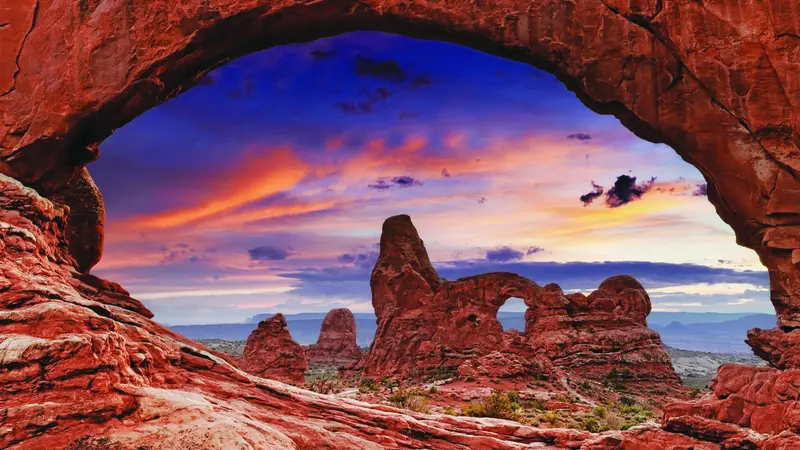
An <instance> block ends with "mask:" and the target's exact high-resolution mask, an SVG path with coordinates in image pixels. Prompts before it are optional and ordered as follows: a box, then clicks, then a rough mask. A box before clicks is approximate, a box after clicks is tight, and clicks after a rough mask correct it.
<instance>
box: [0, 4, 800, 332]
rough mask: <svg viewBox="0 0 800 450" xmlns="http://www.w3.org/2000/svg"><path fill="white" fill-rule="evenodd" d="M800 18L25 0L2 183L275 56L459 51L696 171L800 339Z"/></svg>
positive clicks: (81, 238)
mask: <svg viewBox="0 0 800 450" xmlns="http://www.w3.org/2000/svg"><path fill="white" fill-rule="evenodd" d="M797 7H798V6H797V2H796V1H794V0H764V1H752V0H738V1H733V2H731V1H721V0H706V1H702V2H698V1H695V0H670V1H643V2H622V1H618V0H613V1H599V0H586V1H581V2H573V1H567V0H553V1H546V2H522V3H520V2H519V1H516V0H495V1H492V2H473V1H467V0H453V1H449V2H446V4H440V3H437V2H426V1H416V0H403V1H400V0H363V1H360V2H358V3H353V4H351V3H348V2H344V3H342V2H340V1H337V0H320V1H315V2H300V1H274V0H215V1H213V2H206V1H200V0H187V1H186V2H184V3H182V7H181V8H174V5H173V3H172V2H166V1H150V0H148V1H144V0H131V1H126V2H93V1H85V2H42V1H35V0H31V1H24V0H20V1H15V2H11V3H8V4H7V5H5V6H3V7H2V11H3V14H2V19H0V172H2V173H4V174H7V175H11V176H13V177H15V178H17V179H19V180H21V181H23V182H24V183H25V184H26V185H29V186H37V183H38V182H39V181H40V180H41V179H43V178H44V179H46V178H48V176H50V174H51V173H53V172H56V173H61V172H62V171H64V169H65V168H69V169H71V168H78V169H79V168H81V165H83V164H85V163H86V162H88V161H91V160H92V159H93V158H94V157H96V154H97V146H98V145H99V144H100V142H102V140H103V139H105V138H106V137H108V135H109V134H110V133H111V132H112V131H113V130H115V129H117V128H119V127H120V126H122V125H123V124H125V123H126V122H128V121H129V120H132V119H133V118H135V117H137V116H138V115H140V114H142V113H143V112H145V111H146V110H148V109H149V108H152V107H153V106H155V105H158V104H160V103H161V102H163V101H165V100H167V99H168V98H170V97H172V96H174V95H177V94H179V93H180V92H182V91H185V90H186V89H187V88H189V87H191V86H192V85H194V84H195V83H196V82H197V81H198V80H200V79H201V78H202V77H203V75H204V74H205V73H206V72H208V71H209V70H211V69H213V68H215V67H217V66H218V65H219V64H221V63H223V62H225V61H230V60H232V59H234V58H236V57H238V56H242V55H244V54H247V53H249V52H252V51H255V50H260V49H262V48H264V47H266V46H274V45H280V44H287V43H294V42H301V41H303V42H307V41H311V40H313V39H316V38H322V37H328V36H331V35H335V34H337V33H342V32H347V31H353V30H358V29H371V30H379V31H386V32H398V33H402V34H406V35H409V36H412V37H421V38H438V39H442V40H450V41H454V42H457V43H461V44H464V45H467V46H472V47H475V48H477V49H480V50H485V51H488V52H491V53H494V54H498V55H504V56H509V57H513V58H516V59H519V60H522V61H526V62H530V63H533V64H536V65H538V66H540V67H543V68H545V69H546V70H548V71H550V72H552V73H554V74H555V75H556V76H557V77H558V78H559V79H560V80H562V81H563V82H564V83H565V84H566V85H567V86H568V87H569V88H570V89H571V90H573V91H574V92H575V93H576V94H577V95H578V97H579V98H580V99H581V100H582V101H583V102H584V103H585V104H586V105H587V106H588V107H590V108H591V109H593V110H595V111H597V112H600V113H612V114H614V115H615V116H616V117H618V118H619V119H620V120H621V122H622V123H623V124H624V125H625V126H626V127H628V128H629V129H631V130H632V131H633V132H634V133H636V134H637V135H638V136H640V137H642V138H644V139H647V140H651V141H654V142H664V143H667V144H669V145H670V146H672V147H673V148H674V149H675V150H676V151H677V152H678V153H679V154H680V155H681V156H682V157H683V158H684V159H685V160H686V161H688V162H690V163H691V164H693V165H695V166H696V167H697V168H698V170H699V171H700V172H701V173H702V174H703V175H704V177H705V178H706V180H707V181H708V198H709V200H710V201H711V202H712V203H714V205H715V206H716V208H717V211H718V213H719V215H720V216H721V217H722V219H723V220H724V221H726V222H727V223H728V224H730V225H731V227H732V228H733V229H734V231H735V233H736V236H737V241H738V242H739V243H740V244H742V245H744V246H747V247H749V248H753V249H755V250H756V251H757V252H758V253H759V255H760V256H761V260H762V261H763V262H764V264H765V265H766V266H767V267H768V269H769V270H770V275H771V284H772V286H771V290H770V292H771V297H772V301H773V304H774V305H775V308H776V311H777V313H778V317H779V318H778V322H779V326H781V327H793V328H796V327H800V268H798V266H797V264H796V262H797V261H798V260H800V229H799V228H798V224H799V223H800V204H798V202H797V196H798V193H800V158H798V156H800V139H798V136H800V120H798V118H799V117H800V101H798V99H800V83H799V82H798V81H797V80H798V79H799V78H798V73H800V70H799V69H800V38H799V37H798V36H800V21H798V20H797ZM65 36H69V37H71V38H70V39H65ZM190 54H191V55H192V56H191V57H187V55H190ZM54 191H58V189H54ZM65 200H68V199H65ZM67 203H68V204H69V202H68V201H67ZM99 213H100V211H99V209H96V208H94V210H93V211H78V212H77V214H81V215H84V214H99ZM70 222H72V220H70ZM76 222H85V223H90V224H94V223H96V222H97V220H96V219H91V218H89V217H88V216H86V215H84V217H82V218H80V219H78V220H77V221H76ZM93 227H94V228H99V227H96V226H93ZM91 234H92V233H90V232H83V231H81V232H80V233H77V234H76V235H75V236H74V237H73V242H72V243H71V246H72V247H73V251H74V252H85V255H83V256H81V255H80V254H79V253H75V256H76V257H77V258H76V262H78V263H79V264H80V265H81V267H83V268H85V267H86V266H87V265H90V264H92V261H93V260H95V259H96V258H94V255H95V254H96V253H95V249H94V247H95V246H96V244H97V237H96V236H92V235H91Z"/></svg>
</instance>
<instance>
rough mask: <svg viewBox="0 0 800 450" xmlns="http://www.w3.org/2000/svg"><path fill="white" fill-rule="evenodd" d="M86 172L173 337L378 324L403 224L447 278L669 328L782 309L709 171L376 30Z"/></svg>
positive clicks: (279, 55) (518, 69)
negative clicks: (625, 314)
mask: <svg viewBox="0 0 800 450" xmlns="http://www.w3.org/2000/svg"><path fill="white" fill-rule="evenodd" d="M89 171H90V172H91V173H92V175H93V177H94V178H95V181H96V182H97V184H98V186H99V187H100V190H101V191H102V193H103V195H104V199H105V202H106V208H107V226H106V250H105V255H104V257H103V260H102V261H101V263H100V264H99V265H98V266H97V268H96V269H95V270H94V271H95V273H97V274H98V275H101V276H105V277H108V278H111V279H114V280H116V281H119V282H121V283H122V284H123V285H124V286H125V287H126V288H127V289H129V290H130V291H131V293H132V294H133V295H134V296H135V297H137V298H139V299H141V300H143V301H144V302H145V303H146V304H147V305H148V306H149V307H150V308H151V309H152V310H153V311H154V312H155V313H156V319H157V320H160V321H162V322H167V323H172V324H179V323H186V324H188V323H213V322H237V321H242V320H244V319H246V318H248V317H250V316H252V315H254V314H257V313H264V312H284V313H293V312H308V311H327V310H328V309H330V308H335V307H349V308H351V309H352V310H353V311H357V312H368V311H371V304H370V294H369V279H368V278H369V272H370V269H371V264H372V263H374V258H375V257H376V247H375V245H376V243H377V242H378V239H379V237H380V228H381V223H382V221H383V220H384V219H385V218H386V217H388V216H391V215H394V214H401V213H403V214H409V215H411V217H412V219H413V220H414V222H415V224H416V226H417V228H418V230H419V232H420V234H421V236H422V238H423V239H424V240H425V242H426V245H427V247H428V250H429V253H430V254H431V259H432V260H433V261H434V263H435V265H436V266H437V269H438V270H439V271H440V272H441V274H442V275H443V276H445V277H446V278H448V279H454V278H457V277H459V276H464V275H470V274H474V273H480V272H489V271H502V270H507V271H512V272H518V273H521V274H523V275H525V276H528V277H530V278H532V279H533V280H534V281H536V282H538V283H540V284H547V283H549V282H553V281H555V282H558V283H560V284H562V286H563V287H564V288H565V289H568V290H581V291H587V292H588V291H590V290H591V289H593V288H596V287H597V285H598V284H599V283H600V282H601V281H602V280H603V279H604V278H606V277H608V276H611V275H615V274H619V273H628V274H631V275H634V276H636V277H637V278H639V279H640V281H642V282H643V284H644V285H645V287H646V288H647V289H648V291H649V293H650V295H651V298H652V300H653V306H654V309H655V310H661V311H696V312H701V311H722V312H728V311H730V312H741V311H753V312H771V311H772V307H771V305H770V304H769V299H768V295H769V288H768V280H767V275H766V272H765V271H764V269H763V267H762V266H761V265H760V263H759V262H758V259H757V257H756V255H755V253H754V252H752V251H750V250H748V249H745V248H742V247H739V246H737V245H736V244H735V240H734V236H733V232H732V231H731V230H730V228H729V227H728V226H727V225H725V224H724V223H723V222H722V221H721V220H720V219H719V218H718V217H717V216H716V213H715V212H714V208H713V207H712V205H711V204H710V203H709V202H708V201H707V199H706V198H705V196H704V192H703V187H704V180H703V179H702V177H701V176H700V174H699V172H698V171H697V170H696V169H695V168H693V167H692V166H690V165H688V164H686V163H685V162H683V161H682V160H681V159H680V158H679V157H678V156H677V155H676V154H675V152H674V151H673V150H671V149H670V148H668V147H666V146H664V145H656V144H651V143H648V142H645V141H642V140H641V139H639V138H637V137H635V136H633V134H632V133H630V132H629V131H628V130H626V129H625V128H624V127H622V126H621V125H620V124H619V122H618V121H617V120H616V119H615V118H614V117H612V116H601V115H598V114H595V113H593V112H591V111H590V110H588V109H587V108H586V107H585V106H583V105H582V104H581V103H580V101H578V100H577V98H576V97H575V95H574V94H572V93H571V92H569V91H568V90H567V89H566V88H564V86H563V85H561V83H560V82H558V81H557V80H556V79H555V78H554V77H553V76H551V75H549V74H547V73H545V72H542V71H540V70H537V69H535V68H533V67H530V66H527V65H525V64H520V63H516V62H512V61H508V60H504V59H500V58H496V57H493V56H490V55H487V54H484V53H480V52H476V51H474V50H471V49H468V48H464V47H459V46H456V45H452V44H447V43H442V42H435V41H421V40H414V39H409V38H405V37H401V36H396V35H390V34H382V33H374V32H357V33H349V34H346V35H342V36H338V37H334V38H329V39H324V40H320V41H316V42H312V43H307V44H296V45H288V46H282V47H278V48H274V49H270V50H265V51H262V52H258V53H254V54H251V55H248V56H245V57H243V58H240V59H238V60H236V61H233V62H231V63H229V64H227V65H225V66H223V67H220V68H218V69H216V70H214V71H213V72H211V73H210V74H209V75H208V76H207V77H206V78H205V79H204V80H203V81H202V82H201V83H200V84H198V85H197V86H195V87H194V88H192V89H190V90H189V91H187V92H186V93H184V94H182V95H180V96H178V97H176V98H174V99H172V100H170V101H168V102H166V103H164V104H162V105H160V106H159V107H156V108H154V109H152V110H150V111H148V112H147V113H145V114H144V115H142V116H140V117H139V118H137V119H136V120H134V121H132V122H131V123H129V124H128V125H126V126H125V127H123V128H121V129H119V130H117V131H116V132H115V133H114V134H113V135H112V136H111V137H110V138H109V139H108V140H106V141H105V142H104V143H103V144H102V145H101V158H100V159H99V160H98V161H97V162H95V163H92V164H91V165H90V166H89ZM634 178H635V179H634Z"/></svg>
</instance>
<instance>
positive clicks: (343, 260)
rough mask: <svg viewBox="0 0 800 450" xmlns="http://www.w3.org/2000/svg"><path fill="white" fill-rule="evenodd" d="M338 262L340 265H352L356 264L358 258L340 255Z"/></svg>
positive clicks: (347, 254)
mask: <svg viewBox="0 0 800 450" xmlns="http://www.w3.org/2000/svg"><path fill="white" fill-rule="evenodd" d="M336 260H337V261H339V262H340V263H345V264H350V263H354V262H356V257H355V255H351V254H349V253H344V254H342V255H339V257H338V258H336Z"/></svg>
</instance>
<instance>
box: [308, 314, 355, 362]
mask: <svg viewBox="0 0 800 450" xmlns="http://www.w3.org/2000/svg"><path fill="white" fill-rule="evenodd" d="M361 356H362V355H361V349H360V348H359V347H358V344H357V343H356V318H355V317H354V316H353V313H352V312H351V311H350V310H349V309H347V308H338V309H332V310H330V311H328V314H326V315H325V320H323V321H322V328H321V329H320V332H319V338H318V339H317V343H316V344H314V345H310V346H309V347H308V348H307V349H306V359H307V360H308V362H313V363H332V364H335V365H340V366H344V365H347V364H350V363H353V362H355V361H358V360H359V359H361Z"/></svg>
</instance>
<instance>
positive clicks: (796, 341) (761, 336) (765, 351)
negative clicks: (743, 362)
mask: <svg viewBox="0 0 800 450" xmlns="http://www.w3.org/2000/svg"><path fill="white" fill-rule="evenodd" d="M745 342H747V345H749V346H750V348H752V349H753V353H755V354H756V355H758V356H759V357H760V358H762V359H764V360H765V361H767V362H769V363H770V365H772V366H773V367H777V368H778V369H800V330H793V331H790V332H785V331H783V330H781V329H780V328H773V329H771V330H762V329H760V328H754V329H752V330H750V331H748V332H747V339H746V340H745Z"/></svg>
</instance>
